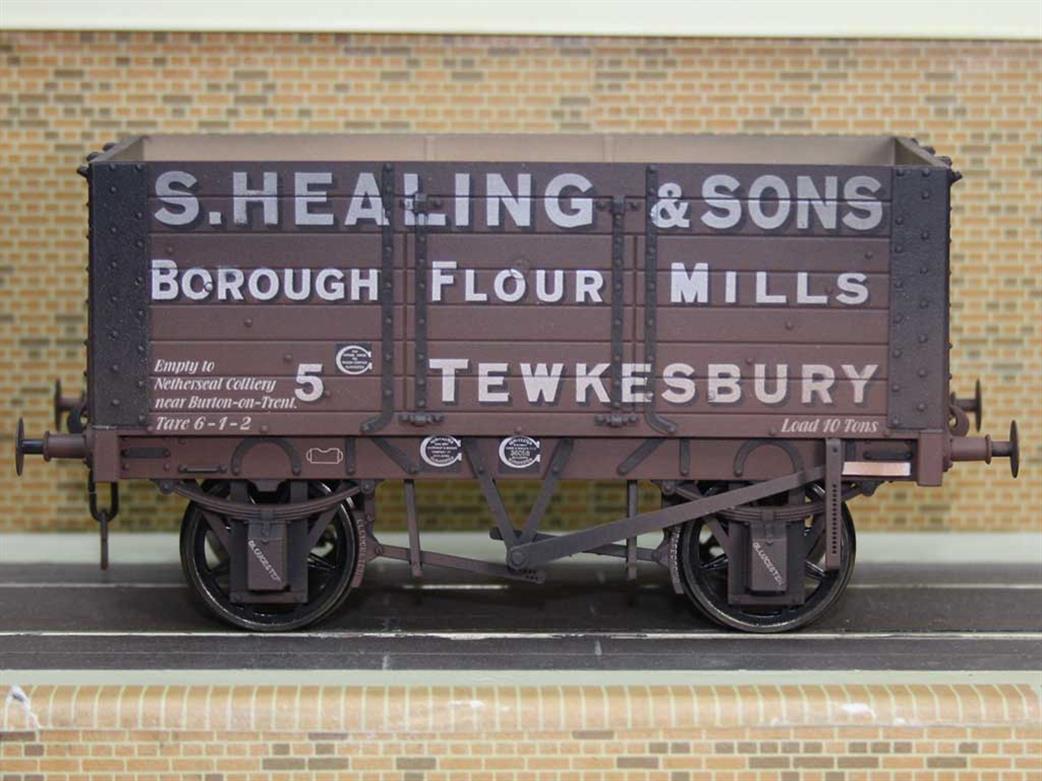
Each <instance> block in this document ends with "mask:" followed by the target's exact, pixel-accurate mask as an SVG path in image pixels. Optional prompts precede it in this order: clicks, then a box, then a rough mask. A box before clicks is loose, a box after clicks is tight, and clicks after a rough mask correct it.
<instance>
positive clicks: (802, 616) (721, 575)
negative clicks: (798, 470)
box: [674, 485, 856, 633]
mask: <svg viewBox="0 0 1042 781" xmlns="http://www.w3.org/2000/svg"><path fill="white" fill-rule="evenodd" d="M720 490H724V487H723V486H719V485H713V486H709V487H708V488H705V489H703V491H702V492H703V493H705V494H710V493H717V492H719V491H720ZM807 493H808V496H807V500H808V501H811V500H814V499H817V498H820V497H821V496H822V495H823V490H822V489H821V487H820V486H811V487H810V488H809V490H808V492H807ZM842 516H843V523H842V526H841V530H842V543H841V555H840V566H839V569H838V570H836V571H834V572H826V570H825V567H824V559H825V524H824V515H823V514H821V513H819V514H818V515H816V516H808V517H807V518H806V519H805V520H804V522H803V524H804V526H803V537H804V540H806V541H807V543H808V545H809V549H810V553H809V554H808V555H807V557H806V558H805V560H804V572H805V576H804V583H803V586H804V594H805V597H804V602H803V604H801V605H792V606H770V607H768V606H764V607H754V606H749V605H732V604H729V602H728V599H727V575H728V560H727V552H726V551H725V550H724V548H723V546H722V545H721V544H720V542H719V541H718V540H717V539H716V537H715V536H714V534H713V531H712V528H711V526H710V523H709V522H710V520H714V518H713V517H712V516H707V517H705V518H696V519H694V520H692V521H688V522H687V523H686V524H684V526H683V528H682V529H681V531H680V533H679V534H678V535H675V539H676V543H675V544H676V545H677V549H676V551H675V557H674V558H675V559H676V561H677V566H678V569H679V576H680V582H681V585H682V586H683V588H684V592H685V594H686V595H687V596H688V598H689V599H690V600H691V601H692V603H694V605H695V606H696V607H697V608H698V609H699V610H700V611H701V612H702V613H703V614H705V615H706V616H707V617H708V618H710V619H711V620H713V621H715V622H717V623H719V624H722V625H724V626H728V627H732V628H734V629H741V630H743V631H746V632H762V633H770V632H785V631H789V630H792V629H798V628H799V627H803V626H807V625H808V624H810V623H812V622H814V621H816V620H818V619H819V618H821V617H822V616H823V615H824V614H825V613H827V612H828V611H829V610H830V609H831V608H833V607H834V606H835V605H836V603H837V602H838V601H839V599H840V597H841V596H842V595H843V592H844V591H845V590H846V587H847V584H848V583H849V582H850V577H851V575H852V574H853V571H854V559H855V554H856V537H855V534H854V521H853V518H852V517H851V514H850V510H849V508H848V507H847V504H846V502H844V503H843V508H842ZM715 520H717V522H718V523H719V524H720V527H721V529H722V530H723V531H724V532H725V533H726V532H727V530H728V528H729V525H730V523H732V521H728V520H727V519H725V518H716V519H715Z"/></svg>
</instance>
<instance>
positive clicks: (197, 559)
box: [181, 481, 359, 632]
mask: <svg viewBox="0 0 1042 781" xmlns="http://www.w3.org/2000/svg"><path fill="white" fill-rule="evenodd" d="M203 490H205V491H206V492H207V493H208V494H211V495H212V496H215V497H218V498H222V499H224V498H227V497H228V496H229V495H230V493H231V486H230V484H229V483H227V482H218V481H213V482H208V483H204V484H203ZM330 492H331V489H330V487H329V486H328V485H326V484H324V483H321V482H317V481H313V482H309V483H308V498H309V499H315V498H319V497H321V496H326V495H328V494H329V493H330ZM287 495H288V491H287V490H286V487H285V486H284V485H283V486H280V489H279V490H277V491H274V492H271V493H262V492H260V491H256V490H254V489H253V488H251V489H250V493H249V500H250V501H251V502H253V503H255V504H270V503H276V504H277V503H284V502H285V501H286V499H287ZM348 501H350V500H348ZM207 516H209V519H208V518H207ZM322 516H325V517H324V518H323V517H322ZM306 522H307V524H308V528H309V531H311V532H315V531H316V530H315V528H314V525H315V524H317V523H323V522H324V523H325V528H324V529H323V530H322V531H321V532H320V533H318V537H317V541H316V542H315V545H314V546H313V547H312V548H311V550H310V551H309V552H308V556H307V581H308V590H307V601H306V602H304V603H299V602H294V603H283V604H278V603H274V602H273V603H250V604H240V603H236V602H233V601H232V600H231V597H230V593H231V559H232V551H230V550H229V549H228V548H227V547H226V545H225V543H224V542H222V538H223V539H224V540H229V539H230V537H231V524H232V523H233V521H231V520H230V519H229V518H227V517H225V516H221V515H218V514H216V513H212V512H210V511H209V510H204V509H203V508H202V507H201V506H199V505H198V504H197V503H196V502H190V503H189V505H188V507H187V508H186V509H185V514H184V518H183V520H182V522H181V568H182V569H183V570H184V574H185V579H186V580H187V581H188V584H189V585H190V586H191V587H192V589H193V591H194V592H195V593H196V595H197V596H198V597H199V598H200V599H201V600H202V602H203V604H205V605H206V607H207V608H208V609H209V610H210V611H211V612H212V613H213V614H214V615H216V616H217V617H218V618H220V619H222V620H223V621H226V622H228V623H230V624H233V625H235V626H238V627H241V628H243V629H250V630H253V631H256V632H284V631H289V630H292V629H299V628H300V627H303V626H306V625H308V624H311V623H313V622H315V621H318V620H319V619H321V618H323V617H325V616H327V615H328V614H329V613H331V612H332V611H333V610H335V609H336V608H337V607H338V606H339V605H340V604H341V603H342V602H343V601H344V599H346V597H347V594H348V592H349V591H350V588H351V580H352V577H353V575H354V572H355V567H356V566H357V563H358V549H359V544H358V530H357V527H356V523H355V518H354V510H353V507H352V506H351V505H350V504H349V503H348V502H344V503H342V504H340V505H338V506H337V507H336V509H335V511H333V512H332V514H331V515H330V513H329V512H328V511H327V512H326V513H323V514H316V515H314V516H312V517H309V518H308V519H307V521H306ZM298 523H303V521H299V522H298ZM212 524H221V525H223V527H224V530H225V533H224V534H222V535H218V534H217V533H216V532H215V531H214V526H213V525H212Z"/></svg>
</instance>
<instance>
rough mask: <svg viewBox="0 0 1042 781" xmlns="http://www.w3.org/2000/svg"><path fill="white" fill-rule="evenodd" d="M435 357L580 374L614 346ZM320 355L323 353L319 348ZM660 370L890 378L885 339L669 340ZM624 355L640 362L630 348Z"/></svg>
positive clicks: (510, 348)
mask: <svg viewBox="0 0 1042 781" xmlns="http://www.w3.org/2000/svg"><path fill="white" fill-rule="evenodd" d="M405 347H406V351H405V362H404V368H405V375H406V376H407V377H412V376H414V366H415V348H414V347H413V345H412V344H409V343H407V344H406V346H405ZM428 348H429V350H428V352H429V355H430V357H431V358H433V359H439V360H445V359H454V358H463V359H466V360H468V361H469V362H470V365H469V366H468V367H467V369H465V370H463V371H462V372H461V374H469V375H475V376H481V375H486V374H489V373H495V374H497V375H498V374H504V373H505V374H506V375H507V376H511V377H518V376H521V372H522V370H521V364H522V363H527V364H530V365H536V364H548V365H552V364H554V363H561V364H563V369H562V376H565V377H574V376H575V375H576V373H577V370H576V364H580V363H582V364H586V365H587V366H588V367H592V366H593V365H595V364H598V363H610V361H611V348H610V346H609V345H608V344H606V343H604V342H588V343H581V342H557V341H555V342H547V343H534V344H533V343H531V342H520V341H509V340H508V341H502V342H488V341H485V342H475V341H434V342H430V343H428ZM291 354H292V355H294V356H296V355H306V354H309V353H305V352H304V351H303V350H294V351H293V352H292V353H291ZM315 355H316V358H317V354H315ZM658 355H659V363H658V366H657V367H656V368H657V370H658V371H657V375H658V376H659V377H661V376H662V371H663V369H664V368H665V367H666V366H669V365H670V364H672V363H686V364H689V365H691V366H692V367H693V368H694V372H693V373H692V376H694V377H698V378H705V377H706V376H707V367H708V366H709V365H710V364H735V365H738V366H740V367H741V368H742V370H743V371H745V372H750V376H751V372H752V371H754V370H755V368H756V367H757V366H762V367H763V369H764V376H766V377H777V376H778V374H779V373H780V372H779V367H782V366H784V367H786V369H785V371H786V372H787V374H788V376H789V377H790V378H795V377H806V376H810V374H811V369H809V368H808V367H816V366H820V365H822V364H825V365H829V366H835V367H839V366H841V365H842V364H851V365H855V366H859V367H861V366H865V365H868V364H874V365H876V366H878V367H879V368H878V369H877V370H876V372H875V374H874V375H873V377H874V379H878V380H883V379H886V376H887V375H886V365H887V363H886V359H887V348H886V346H885V345H863V344H834V343H833V344H776V343H772V342H749V343H744V344H741V343H730V344H723V343H714V342H694V341H692V342H684V343H676V342H669V343H665V344H663V345H661V346H660V348H659V351H658ZM624 360H626V361H631V362H636V358H635V357H634V356H633V355H629V354H627V355H626V356H624ZM489 363H492V364H505V366H506V368H505V369H502V368H498V367H497V368H495V369H494V370H487V369H485V368H483V366H482V364H489Z"/></svg>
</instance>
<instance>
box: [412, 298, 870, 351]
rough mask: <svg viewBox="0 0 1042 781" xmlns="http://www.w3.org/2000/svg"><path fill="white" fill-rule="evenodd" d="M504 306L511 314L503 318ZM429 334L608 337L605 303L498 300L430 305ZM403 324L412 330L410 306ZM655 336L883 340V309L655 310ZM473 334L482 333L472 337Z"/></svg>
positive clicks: (640, 315)
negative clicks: (498, 303) (506, 303)
mask: <svg viewBox="0 0 1042 781" xmlns="http://www.w3.org/2000/svg"><path fill="white" fill-rule="evenodd" d="M504 311H508V312H509V313H510V315H511V316H510V317H504V316H503V312H504ZM429 314H430V337H431V338H432V339H440V340H449V341H453V340H455V341H467V342H469V341H475V340H476V341H498V340H510V341H525V342H533V341H551V340H554V339H557V338H560V337H561V336H566V337H567V338H568V339H577V340H580V341H607V339H608V335H609V334H610V329H609V320H610V317H611V313H610V311H609V310H608V309H607V308H605V307H603V306H598V307H579V306H556V307H549V306H525V305H518V306H514V307H512V308H510V309H509V310H503V309H502V308H500V307H487V306H486V307H475V306H454V305H444V306H438V307H432V308H431V309H430V310H429ZM634 314H636V320H637V330H636V338H637V339H643V336H644V333H643V316H644V313H643V307H639V308H637V309H636V312H635V313H634V311H633V309H632V308H631V309H630V311H628V312H627V315H626V319H627V322H628V323H630V325H629V326H628V327H627V328H626V332H627V333H633V331H632V330H631V329H632V319H633V316H634ZM408 316H409V318H410V319H409V323H408V325H407V328H408V330H409V332H410V333H412V332H413V329H414V325H413V323H412V318H413V313H412V311H411V309H410V310H409V312H408ZM658 333H659V340H660V341H663V342H679V343H688V342H691V341H692V340H697V341H699V342H768V343H774V344H822V343H828V341H829V340H830V339H834V340H836V341H837V342H840V343H843V344H877V345H885V344H886V343H887V316H886V313H885V312H884V311H882V310H871V311H865V310H856V311H847V310H832V309H830V310H820V311H807V310H806V309H800V310H792V309H788V308H780V307H776V308H763V307H743V308H721V307H715V308H710V309H697V310H696V309H686V310H679V309H674V308H661V309H660V310H659V329H658ZM477 336H480V337H482V338H480V339H476V337H477Z"/></svg>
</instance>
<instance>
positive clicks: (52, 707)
mask: <svg viewBox="0 0 1042 781" xmlns="http://www.w3.org/2000/svg"><path fill="white" fill-rule="evenodd" d="M26 693H27V694H28V696H29V698H30V705H31V708H30V711H29V712H27V711H26V710H24V709H23V708H22V707H21V705H20V704H19V703H14V702H10V701H9V702H8V704H7V707H6V708H0V766H2V769H3V772H4V775H3V778H4V779H10V781H28V780H29V779H44V778H77V779H97V780H98V781H101V779H106V780H107V781H122V780H123V779H127V780H128V781H129V779H135V780H136V781H146V780H150V779H157V780H158V779H171V778H174V779H179V778H184V779H189V778H191V779H198V781H225V779H228V781H231V779H242V781H247V780H249V781H252V779H257V780H258V781H260V779H272V778H280V779H298V778H299V779H322V778H327V779H334V778H345V779H346V778H350V779H353V781H367V780H369V781H449V780H450V779H451V780H452V781H520V780H522V779H525V780H527V781H565V780H567V781H610V780H617V781H622V780H623V779H625V780H626V781H738V780H742V781H769V780H770V781H900V780H901V779H916V781H987V780H988V779H991V780H992V781H1000V779H1001V781H1035V780H1036V779H1038V778H1039V774H1040V772H1042V729H1040V727H1039V722H1038V720H1039V694H1038V688H1037V687H1035V686H989V685H962V686H945V685H929V686H927V685H923V686H902V685H896V686H838V685H830V686H756V687H754V686H741V687H738V686H671V687H648V686H632V687H621V686H620V687H610V686H606V687H599V686H587V687H579V686H571V687H555V686H547V687H538V688H537V687H531V688H521V687H499V688H493V687H470V686H462V687H451V688H449V687H422V686H421V687H413V688H408V689H406V688H403V687H381V686H370V687H364V688H363V687H355V688H341V687H334V686H323V687H318V686H306V687H296V686H279V687H271V686H217V687H208V686H191V687H185V686H149V687H141V686H79V687H76V686H34V687H26Z"/></svg>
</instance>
